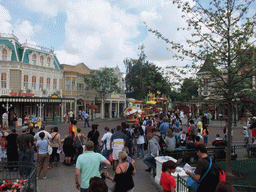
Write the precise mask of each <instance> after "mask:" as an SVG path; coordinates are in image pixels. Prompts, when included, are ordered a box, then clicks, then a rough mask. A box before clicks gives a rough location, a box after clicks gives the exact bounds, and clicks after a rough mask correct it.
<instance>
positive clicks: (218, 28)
mask: <svg viewBox="0 0 256 192" xmlns="http://www.w3.org/2000/svg"><path fill="white" fill-rule="evenodd" d="M200 2H202V1H199V0H195V1H194V2H193V3H192V4H190V3H189V2H184V1H183V0H173V3H175V4H177V7H178V8H180V9H181V11H182V13H183V16H182V17H183V18H184V19H185V20H186V23H187V27H185V28H178V30H182V29H183V30H188V31H191V38H187V40H186V43H187V44H186V46H185V44H180V43H177V42H174V41H172V40H169V39H167V38H165V37H164V36H163V35H162V34H161V33H160V32H159V31H157V30H151V29H150V31H152V32H153V33H155V35H156V36H157V37H158V38H160V39H163V40H164V41H165V42H166V43H168V44H170V45H171V46H172V48H173V49H176V50H177V51H178V52H180V53H182V55H176V56H177V57H178V58H180V59H184V58H185V57H190V58H192V59H193V61H194V62H198V61H205V60H206V61H207V66H206V67H207V68H208V70H209V71H210V73H207V75H206V76H207V77H205V78H207V79H208V80H209V82H207V85H208V86H209V87H212V88H213V89H215V91H216V92H215V94H216V95H220V96H222V97H223V100H222V101H221V102H222V103H223V104H226V105H227V108H228V138H231V126H232V115H233V106H234V103H235V101H236V100H237V98H242V97H244V96H245V95H246V94H250V93H248V91H246V89H245V88H246V87H245V84H244V82H247V80H248V79H250V78H251V76H253V75H254V71H255V59H254V55H255V48H254V38H255V26H256V16H255V14H254V15H253V16H252V15H250V14H251V12H249V7H250V5H251V4H252V3H253V2H254V0H244V1H239V0H223V1H219V0H212V1H210V4H209V6H207V7H205V6H204V5H202V4H201V3H200ZM249 92H251V91H249ZM248 99H249V98H248ZM226 164H227V165H226V171H227V173H231V140H230V139H229V140H228V146H227V159H226Z"/></svg>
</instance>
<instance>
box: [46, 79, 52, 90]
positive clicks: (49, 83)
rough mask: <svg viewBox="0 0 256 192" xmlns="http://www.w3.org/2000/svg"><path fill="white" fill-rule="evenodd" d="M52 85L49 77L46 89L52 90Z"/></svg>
mask: <svg viewBox="0 0 256 192" xmlns="http://www.w3.org/2000/svg"><path fill="white" fill-rule="evenodd" d="M50 87H51V79H50V78H47V79H46V89H47V90H48V91H49V90H50Z"/></svg>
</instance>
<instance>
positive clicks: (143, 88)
mask: <svg viewBox="0 0 256 192" xmlns="http://www.w3.org/2000/svg"><path fill="white" fill-rule="evenodd" d="M139 49H140V50H141V53H140V55H139V58H138V59H131V58H129V59H128V58H127V59H126V60H124V64H125V66H126V77H125V81H126V94H127V97H132V98H135V99H138V100H141V99H144V98H145V97H146V96H147V94H148V93H149V92H151V93H155V94H156V93H157V91H160V92H161V93H162V94H168V93H169V92H170V83H169V82H168V80H167V78H165V77H163V74H162V73H161V68H160V67H157V66H156V65H154V64H153V63H150V62H148V61H146V55H145V53H144V46H141V47H140V48H139Z"/></svg>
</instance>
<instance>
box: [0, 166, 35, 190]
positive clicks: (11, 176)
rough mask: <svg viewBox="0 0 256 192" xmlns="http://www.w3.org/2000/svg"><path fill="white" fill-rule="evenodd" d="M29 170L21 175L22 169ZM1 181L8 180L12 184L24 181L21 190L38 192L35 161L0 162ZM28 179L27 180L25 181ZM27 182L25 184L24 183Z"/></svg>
mask: <svg viewBox="0 0 256 192" xmlns="http://www.w3.org/2000/svg"><path fill="white" fill-rule="evenodd" d="M21 169H23V170H27V172H26V174H25V175H23V176H20V174H19V173H20V170H21ZM0 170H1V172H0V181H5V180H7V183H8V182H10V185H12V184H14V183H19V182H22V180H23V186H22V189H21V192H36V191H37V180H36V167H35V165H34V164H33V163H29V162H22V164H20V163H19V162H8V163H0ZM24 180H26V181H24ZM24 183H25V184H24Z"/></svg>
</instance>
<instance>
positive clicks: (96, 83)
mask: <svg viewBox="0 0 256 192" xmlns="http://www.w3.org/2000/svg"><path fill="white" fill-rule="evenodd" d="M118 82H119V80H118V78H117V77H116V76H115V74H114V69H113V68H108V67H104V68H102V69H101V70H92V71H91V77H90V78H85V83H86V84H87V85H88V87H89V88H91V89H94V90H95V91H96V92H97V93H98V94H99V95H100V98H101V100H102V103H101V115H102V116H101V117H102V118H103V114H104V110H103V109H104V104H105V100H106V97H107V95H108V94H110V93H113V92H120V90H119V88H118V85H117V83H118Z"/></svg>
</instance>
